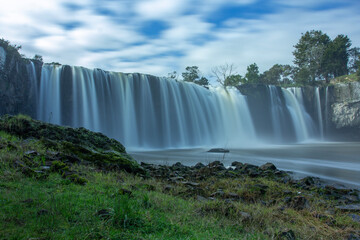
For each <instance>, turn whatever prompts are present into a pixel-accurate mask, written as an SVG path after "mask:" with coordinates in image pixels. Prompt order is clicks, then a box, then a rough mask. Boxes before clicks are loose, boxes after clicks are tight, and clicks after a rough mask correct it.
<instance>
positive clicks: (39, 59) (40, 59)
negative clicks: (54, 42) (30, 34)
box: [33, 54, 44, 62]
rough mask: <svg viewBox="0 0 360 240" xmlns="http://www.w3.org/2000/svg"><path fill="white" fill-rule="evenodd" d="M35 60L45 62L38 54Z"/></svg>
mask: <svg viewBox="0 0 360 240" xmlns="http://www.w3.org/2000/svg"><path fill="white" fill-rule="evenodd" d="M33 59H34V60H36V61H40V62H44V61H43V57H42V56H41V55H38V54H35V56H34V58H33Z"/></svg>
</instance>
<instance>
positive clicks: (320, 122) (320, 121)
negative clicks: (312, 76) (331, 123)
mask: <svg viewBox="0 0 360 240" xmlns="http://www.w3.org/2000/svg"><path fill="white" fill-rule="evenodd" d="M315 109H316V113H317V120H318V126H319V132H320V138H321V139H323V138H324V126H323V118H322V113H321V102H320V93H319V87H316V88H315Z"/></svg>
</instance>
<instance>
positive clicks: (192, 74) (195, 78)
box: [181, 66, 209, 86]
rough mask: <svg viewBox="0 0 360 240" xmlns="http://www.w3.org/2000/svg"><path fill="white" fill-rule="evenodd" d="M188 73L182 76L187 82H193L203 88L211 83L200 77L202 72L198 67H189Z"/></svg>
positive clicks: (187, 68)
mask: <svg viewBox="0 0 360 240" xmlns="http://www.w3.org/2000/svg"><path fill="white" fill-rule="evenodd" d="M185 70H186V72H183V73H182V74H181V75H182V77H183V80H184V81H185V82H193V83H195V84H198V85H201V86H207V85H209V81H208V80H207V78H205V77H203V76H202V77H200V70H199V67H198V66H191V67H190V66H188V67H186V68H185Z"/></svg>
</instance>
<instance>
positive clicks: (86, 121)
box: [28, 65, 322, 149]
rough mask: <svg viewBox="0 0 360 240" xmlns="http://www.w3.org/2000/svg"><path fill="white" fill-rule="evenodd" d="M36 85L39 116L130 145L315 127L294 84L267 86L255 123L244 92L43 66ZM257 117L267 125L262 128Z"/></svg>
mask: <svg viewBox="0 0 360 240" xmlns="http://www.w3.org/2000/svg"><path fill="white" fill-rule="evenodd" d="M28 71H35V68H30V67H29V68H28ZM29 74H30V73H29ZM30 75H33V76H36V73H32V74H30ZM35 85H36V86H35V93H36V96H37V99H36V102H37V106H38V109H37V118H38V119H39V120H42V121H46V122H51V123H56V124H60V125H69V126H72V127H85V128H88V129H90V130H94V131H99V132H102V133H104V134H106V135H107V136H109V137H112V138H115V139H117V140H119V141H120V142H122V143H123V144H124V145H125V146H126V147H128V148H133V149H165V148H193V147H211V146H221V147H231V148H241V147H254V146H256V145H258V144H260V143H264V142H271V143H288V142H301V141H307V140H310V139H315V138H320V137H321V134H320V133H321V132H322V130H321V131H320V130H318V129H317V128H318V124H315V122H316V120H314V119H312V117H311V116H310V114H309V113H308V112H307V111H306V109H305V106H304V101H303V93H302V90H301V88H291V89H283V88H279V87H275V86H269V87H268V88H267V90H266V94H265V95H266V96H265V98H266V99H267V100H266V101H267V102H268V105H267V106H263V104H260V105H259V106H258V108H259V109H260V108H263V109H264V110H263V111H264V112H265V111H270V114H265V113H264V115H262V117H261V118H262V119H260V120H259V119H258V120H256V121H254V118H256V116H254V114H253V111H251V109H250V107H251V106H249V103H248V99H247V97H246V96H244V95H242V94H241V93H240V92H239V91H238V90H237V89H235V88H231V89H227V90H225V89H224V88H221V87H218V88H211V87H210V89H206V88H204V87H201V86H198V85H196V84H191V83H185V82H181V81H174V80H170V79H166V78H159V77H154V76H150V75H144V74H138V73H134V74H124V73H115V72H106V71H103V70H100V69H94V70H92V69H86V68H82V67H70V66H57V65H44V66H43V67H42V72H41V79H40V82H36V81H35ZM314 91H316V89H315V90H314ZM318 99H319V101H320V98H318ZM316 104H321V103H320V102H319V103H316ZM319 111H320V113H319V114H321V109H320V108H319ZM259 122H262V124H264V123H266V122H269V123H270V124H269V125H267V127H266V128H267V130H266V131H259V129H260V128H259V126H258V125H259Z"/></svg>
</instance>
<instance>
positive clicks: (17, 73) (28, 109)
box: [0, 47, 42, 117]
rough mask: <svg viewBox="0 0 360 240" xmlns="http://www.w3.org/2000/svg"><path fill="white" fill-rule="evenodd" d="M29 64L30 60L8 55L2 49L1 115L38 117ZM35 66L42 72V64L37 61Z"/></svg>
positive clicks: (0, 63) (0, 58) (0, 80)
mask: <svg viewBox="0 0 360 240" xmlns="http://www.w3.org/2000/svg"><path fill="white" fill-rule="evenodd" d="M29 64H31V62H30V60H28V59H24V58H22V57H21V56H20V55H18V54H14V53H8V52H6V50H5V49H4V48H3V47H0V115H3V114H13V115H15V114H18V113H23V114H27V115H29V116H32V117H35V116H36V111H35V109H36V106H35V104H36V101H35V95H34V91H33V90H32V88H33V87H34V86H32V84H31V81H30V80H29V79H30V78H29V74H28V67H29V66H28V65H29ZM34 64H35V68H36V69H38V71H39V72H40V70H39V69H40V68H41V65H42V63H41V62H38V61H35V62H34ZM37 78H40V74H37Z"/></svg>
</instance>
